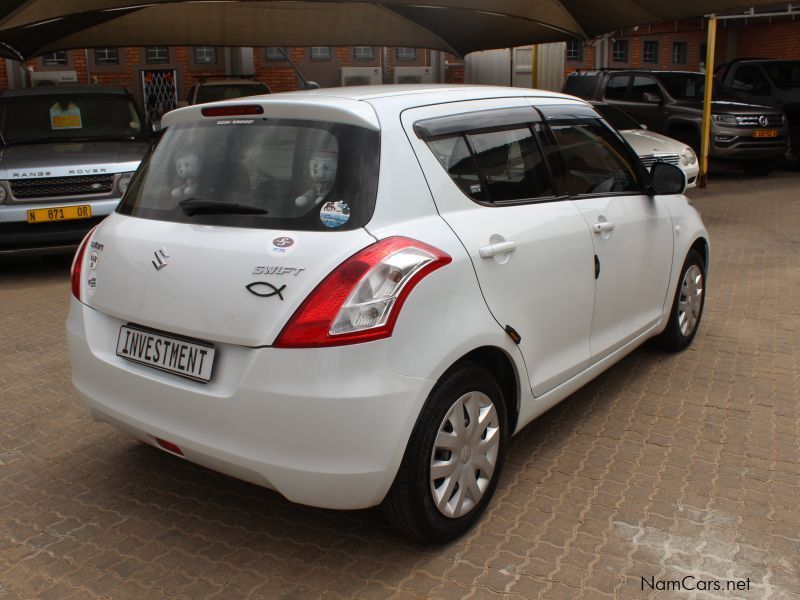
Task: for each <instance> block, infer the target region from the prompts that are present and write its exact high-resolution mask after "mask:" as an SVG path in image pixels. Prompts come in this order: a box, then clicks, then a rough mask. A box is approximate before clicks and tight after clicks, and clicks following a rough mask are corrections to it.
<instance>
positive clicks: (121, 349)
mask: <svg viewBox="0 0 800 600" xmlns="http://www.w3.org/2000/svg"><path fill="white" fill-rule="evenodd" d="M117 356H120V357H122V358H124V359H127V360H132V361H133V362H137V363H140V364H142V365H147V366H148V367H153V368H154V369H159V370H161V371H166V372H167V373H173V374H175V375H179V376H181V377H186V378H188V379H193V380H194V381H200V382H202V383H206V382H208V381H209V380H210V379H211V370H212V368H213V366H214V346H212V345H211V344H203V343H200V342H196V341H190V340H186V339H182V338H176V337H172V336H169V335H162V334H160V333H155V332H152V331H146V330H144V329H138V328H136V327H129V326H127V325H123V326H122V327H120V329H119V337H118V338H117Z"/></svg>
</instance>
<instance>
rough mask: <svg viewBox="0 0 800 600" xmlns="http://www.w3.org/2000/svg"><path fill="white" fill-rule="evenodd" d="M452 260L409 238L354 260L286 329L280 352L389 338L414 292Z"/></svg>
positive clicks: (329, 279)
mask: <svg viewBox="0 0 800 600" xmlns="http://www.w3.org/2000/svg"><path fill="white" fill-rule="evenodd" d="M451 261H452V258H450V256H449V255H447V254H445V253H444V252H442V251H441V250H438V249H436V248H434V247H433V246H429V245H428V244H423V243H422V242H418V241H416V240H412V239H410V238H405V237H393V238H387V239H385V240H382V241H380V242H378V243H376V244H373V245H371V246H369V247H367V248H365V249H364V250H361V251H360V252H358V253H357V254H354V255H353V256H351V257H350V258H348V259H347V260H346V261H344V262H343V263H342V264H341V265H339V266H338V267H337V268H336V269H334V271H333V272H332V273H331V274H330V275H328V276H327V277H326V278H325V279H324V280H322V282H321V283H320V284H319V285H318V286H317V287H316V288H315V289H314V291H313V292H311V294H310V295H309V296H308V298H306V299H305V301H304V302H303V303H302V304H301V305H300V307H299V308H298V309H297V311H295V313H294V315H292V318H291V319H289V322H288V323H287V324H286V326H285V327H284V328H283V331H281V333H280V335H278V338H277V340H275V344H274V346H275V347H277V348H322V347H326V346H343V345H345V344H357V343H360V342H368V341H372V340H378V339H381V338H386V337H389V336H391V335H392V331H393V330H394V325H395V322H396V321H397V317H398V315H399V314H400V310H401V309H402V307H403V303H404V302H405V300H406V298H407V297H408V295H409V294H410V293H411V290H412V289H414V286H416V285H417V284H418V283H419V282H420V281H421V280H422V279H423V278H424V277H425V276H426V275H428V274H429V273H432V272H433V271H435V270H436V269H439V268H441V267H443V266H445V265H446V264H448V263H450V262H451Z"/></svg>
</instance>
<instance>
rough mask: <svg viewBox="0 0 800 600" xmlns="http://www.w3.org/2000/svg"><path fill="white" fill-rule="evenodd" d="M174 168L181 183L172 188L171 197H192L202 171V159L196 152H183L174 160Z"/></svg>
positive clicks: (195, 192)
mask: <svg viewBox="0 0 800 600" xmlns="http://www.w3.org/2000/svg"><path fill="white" fill-rule="evenodd" d="M175 170H176V171H177V172H178V177H180V178H181V179H182V180H183V184H182V185H179V186H178V187H176V188H175V189H174V190H172V197H173V198H193V197H194V196H195V195H196V194H197V191H198V181H199V179H200V174H201V173H202V171H203V159H202V158H200V156H199V155H197V154H184V155H183V156H179V157H178V159H177V160H176V161H175Z"/></svg>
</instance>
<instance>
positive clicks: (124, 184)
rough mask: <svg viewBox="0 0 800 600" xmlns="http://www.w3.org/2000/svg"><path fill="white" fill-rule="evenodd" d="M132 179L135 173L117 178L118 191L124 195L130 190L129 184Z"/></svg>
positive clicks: (124, 174)
mask: <svg viewBox="0 0 800 600" xmlns="http://www.w3.org/2000/svg"><path fill="white" fill-rule="evenodd" d="M131 177H133V173H123V174H122V175H120V176H119V177H118V178H117V191H118V192H119V193H120V194H124V193H125V191H126V190H127V189H128V184H129V183H130V182H131Z"/></svg>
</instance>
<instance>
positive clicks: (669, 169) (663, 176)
mask: <svg viewBox="0 0 800 600" xmlns="http://www.w3.org/2000/svg"><path fill="white" fill-rule="evenodd" d="M650 188H651V189H650V191H651V195H654V196H655V195H659V196H661V195H665V196H666V195H672V194H682V193H683V192H684V191H686V174H685V173H684V172H683V171H681V170H680V169H679V168H678V167H676V166H675V165H671V164H669V163H663V162H657V163H655V164H654V165H653V166H652V168H651V169H650Z"/></svg>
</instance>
